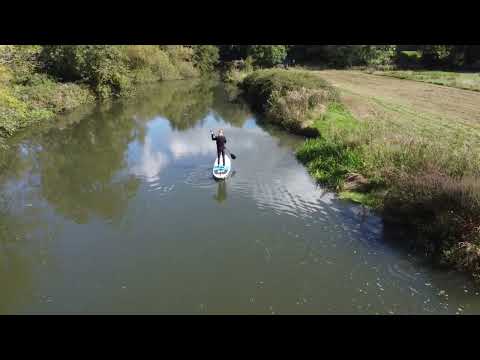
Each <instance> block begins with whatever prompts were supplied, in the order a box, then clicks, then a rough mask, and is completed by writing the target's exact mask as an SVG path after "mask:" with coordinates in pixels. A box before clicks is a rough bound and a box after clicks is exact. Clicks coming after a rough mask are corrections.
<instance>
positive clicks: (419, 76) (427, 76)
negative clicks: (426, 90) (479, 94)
mask: <svg viewBox="0 0 480 360" xmlns="http://www.w3.org/2000/svg"><path fill="white" fill-rule="evenodd" d="M372 74H374V75H381V76H389V77H394V78H399V79H407V80H414V81H421V82H426V83H431V84H437V85H443V86H450V87H454V88H459V89H466V90H473V91H480V73H479V72H453V71H430V70H393V71H373V72H372Z"/></svg>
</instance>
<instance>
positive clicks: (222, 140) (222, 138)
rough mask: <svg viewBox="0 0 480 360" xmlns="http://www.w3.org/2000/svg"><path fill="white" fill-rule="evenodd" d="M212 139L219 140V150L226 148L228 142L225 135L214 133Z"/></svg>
mask: <svg viewBox="0 0 480 360" xmlns="http://www.w3.org/2000/svg"><path fill="white" fill-rule="evenodd" d="M212 140H213V141H216V142H217V150H220V151H222V150H225V144H226V143H227V139H226V138H225V136H223V135H218V136H216V135H215V134H212Z"/></svg>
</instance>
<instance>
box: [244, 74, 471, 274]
mask: <svg viewBox="0 0 480 360" xmlns="http://www.w3.org/2000/svg"><path fill="white" fill-rule="evenodd" d="M320 76H321V72H320V73H319V72H313V71H298V70H261V71H255V72H253V73H251V74H250V75H247V76H246V77H245V78H244V80H243V81H242V82H241V83H240V88H241V89H242V90H243V92H244V97H245V99H246V100H247V101H248V102H249V103H250V104H251V105H252V106H253V107H254V108H255V109H256V110H257V111H260V112H262V113H264V114H266V115H267V118H269V119H270V120H271V121H272V122H274V123H276V124H279V125H280V126H282V127H284V128H286V129H287V130H289V131H292V132H300V133H305V131H304V130H305V129H308V130H309V131H308V133H309V135H310V136H311V138H310V139H307V140H306V142H305V144H304V145H303V146H302V147H301V148H300V149H299V151H298V154H297V155H298V158H299V159H300V160H301V161H302V162H303V163H304V164H305V165H306V166H307V168H308V170H309V172H310V173H311V174H312V176H313V177H314V178H315V179H316V180H317V181H319V182H320V183H322V184H324V185H326V186H328V187H330V188H331V189H333V190H336V191H338V192H340V194H341V197H343V198H349V199H351V200H354V201H357V202H361V203H364V204H367V205H369V206H372V207H374V208H375V209H376V210H377V211H379V212H380V213H381V214H382V215H383V216H384V218H385V220H386V221H390V222H398V223H402V224H405V225H407V226H410V227H412V228H414V229H415V230H416V233H417V234H418V238H417V239H416V240H417V241H416V245H417V246H418V247H419V248H421V249H422V250H424V251H425V252H427V253H428V254H431V255H433V256H435V257H437V258H439V259H440V260H441V261H444V262H447V263H449V264H450V265H452V266H456V267H457V268H459V269H462V270H467V271H469V272H471V273H472V274H473V275H474V276H475V277H477V278H479V277H480V217H479V214H480V181H479V178H480V170H479V169H480V156H479V152H477V151H475V150H476V148H474V145H472V144H475V139H476V136H477V135H478V134H477V133H476V131H473V129H472V128H471V127H470V133H467V132H465V131H463V130H464V128H463V126H462V124H459V126H458V127H454V126H453V124H449V125H450V126H449V131H448V132H446V133H447V134H446V135H444V136H442V132H439V131H438V129H437V125H438V124H436V123H435V122H434V121H425V120H424V119H423V120H422V126H421V127H413V128H412V126H405V127H402V126H398V127H392V126H391V123H389V122H388V121H387V120H388V119H385V118H381V117H370V118H365V119H362V120H360V119H358V118H356V117H355V116H354V115H352V113H351V112H350V111H349V110H348V109H347V107H346V106H345V104H342V98H341V96H339V93H338V91H337V90H336V89H335V88H333V87H332V86H331V85H330V84H329V83H328V82H327V81H325V80H323V79H321V77H320ZM418 116H419V117H421V114H418ZM313 130H315V131H313ZM452 132H453V133H454V134H455V136H450V135H452V134H453V133H452Z"/></svg>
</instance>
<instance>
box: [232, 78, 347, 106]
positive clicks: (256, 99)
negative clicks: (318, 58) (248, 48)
mask: <svg viewBox="0 0 480 360" xmlns="http://www.w3.org/2000/svg"><path fill="white" fill-rule="evenodd" d="M240 87H241V89H242V90H243V91H244V93H245V97H246V98H247V100H249V102H250V104H252V105H253V106H254V107H255V108H256V109H257V110H259V111H262V112H266V111H267V110H268V108H269V107H270V106H271V102H270V100H271V97H272V95H273V94H277V95H280V96H283V95H286V93H287V92H288V91H292V90H298V89H299V88H306V89H311V90H319V89H322V90H325V91H326V101H336V100H337V99H338V93H337V92H336V90H335V89H334V88H333V87H332V86H331V85H330V84H329V83H328V82H327V81H325V80H323V79H322V78H320V77H319V76H316V75H315V74H312V73H310V72H308V71H299V70H288V71H287V70H281V69H266V70H257V71H254V72H253V73H251V74H249V75H248V76H247V77H246V78H245V79H244V80H243V82H242V83H241V84H240Z"/></svg>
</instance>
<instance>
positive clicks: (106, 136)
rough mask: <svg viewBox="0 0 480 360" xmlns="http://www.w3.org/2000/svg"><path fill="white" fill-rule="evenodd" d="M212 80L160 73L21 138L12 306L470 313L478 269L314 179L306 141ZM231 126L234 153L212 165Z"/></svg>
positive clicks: (9, 293)
mask: <svg viewBox="0 0 480 360" xmlns="http://www.w3.org/2000/svg"><path fill="white" fill-rule="evenodd" d="M227 90H228V89H226V88H224V87H223V85H221V84H220V83H218V82H216V81H214V80H192V81H190V80H189V81H172V82H164V83H161V84H157V85H153V86H149V87H148V88H146V89H144V90H143V91H142V92H141V94H140V95H139V96H136V97H135V98H133V99H127V100H117V101H113V102H110V103H105V104H102V105H95V106H89V107H85V108H82V109H79V110H77V111H74V112H73V113H70V114H68V115H65V116H61V117H59V118H58V119H56V120H55V121H54V122H50V123H45V124H42V125H41V126H37V127H35V128H32V129H29V130H27V131H24V132H22V133H21V134H19V135H18V136H16V137H15V138H13V139H11V140H10V146H11V150H10V151H9V155H8V159H9V160H8V161H9V162H10V165H9V166H8V168H7V169H6V170H5V171H3V173H2V174H1V175H0V187H1V197H0V293H1V294H2V295H1V296H0V313H1V314H44V313H55V314H72V313H73V314H125V313H126V314H455V313H460V314H469V313H480V296H479V291H480V290H479V289H478V287H477V288H476V287H475V286H474V284H473V283H472V282H471V281H470V280H469V279H468V277H466V276H464V275H462V274H459V273H456V272H454V271H447V270H445V269H436V268H434V267H432V266H430V265H429V262H428V261H427V260H426V259H423V258H421V257H419V256H414V255H412V254H410V253H409V251H408V246H405V244H406V243H408V235H405V234H402V232H401V231H400V229H389V228H387V227H386V226H385V225H384V224H383V223H382V221H381V219H380V218H378V217H377V216H375V215H373V214H371V213H369V212H368V211H367V210H366V209H364V208H363V207H361V206H357V205H353V204H351V203H349V202H346V201H342V200H338V199H336V197H335V196H334V195H333V194H331V193H329V192H326V191H324V190H323V189H322V188H320V187H318V186H316V185H315V183H314V182H313V181H312V179H311V178H310V176H309V175H308V173H307V171H306V169H305V168H304V167H303V166H302V165H301V164H300V163H299V162H298V161H297V160H296V158H295V155H294V151H295V147H296V146H297V145H298V144H300V143H301V141H302V139H301V138H299V137H295V136H292V135H290V134H287V133H285V132H283V131H281V130H278V129H276V128H274V127H271V126H267V125H264V124H262V122H260V121H258V120H257V119H256V117H255V115H254V114H252V113H251V112H250V111H249V110H248V107H246V106H245V105H243V104H241V103H239V102H235V101H231V99H230V98H231V95H230V92H229V91H227ZM220 127H221V128H223V129H224V130H225V135H226V137H227V140H228V143H227V146H228V147H229V148H230V150H231V151H232V152H233V153H234V154H235V155H237V159H236V160H232V166H233V173H232V176H231V177H230V178H229V179H227V180H226V181H225V182H216V181H215V180H214V179H213V178H212V176H211V168H212V164H213V161H214V159H215V155H216V152H215V143H214V142H212V141H211V139H210V135H209V130H210V129H218V128H220Z"/></svg>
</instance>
